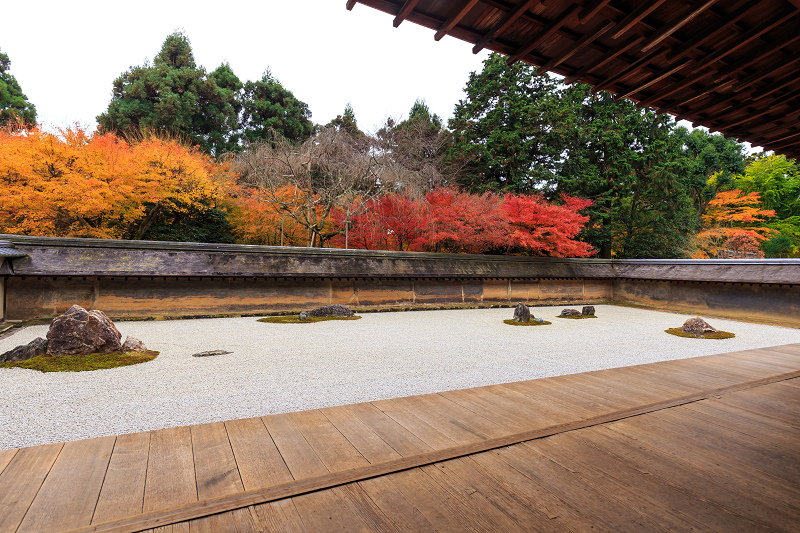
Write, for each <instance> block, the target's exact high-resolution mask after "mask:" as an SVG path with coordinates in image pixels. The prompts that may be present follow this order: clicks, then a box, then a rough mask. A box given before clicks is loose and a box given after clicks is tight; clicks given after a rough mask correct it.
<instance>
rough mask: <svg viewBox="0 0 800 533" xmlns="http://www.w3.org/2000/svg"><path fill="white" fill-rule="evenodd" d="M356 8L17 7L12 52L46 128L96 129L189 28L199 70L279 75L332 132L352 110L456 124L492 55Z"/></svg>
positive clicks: (373, 125)
mask: <svg viewBox="0 0 800 533" xmlns="http://www.w3.org/2000/svg"><path fill="white" fill-rule="evenodd" d="M345 4H346V1H345V0H281V1H278V0H227V1H224V0H222V1H221V0H216V1H213V2H210V1H207V0H195V1H185V0H160V1H153V0H134V1H133V2H108V1H107V0H106V1H89V0H74V1H70V0H60V1H37V0H27V1H8V2H4V5H3V8H2V24H0V50H2V51H3V52H5V53H6V54H8V56H9V58H10V59H11V68H10V73H11V74H13V75H14V76H15V77H16V78H17V81H19V83H20V86H21V87H22V91H23V92H24V93H25V95H26V96H27V97H28V100H29V101H31V102H32V103H33V104H34V105H35V106H36V111H37V113H38V119H39V122H42V123H44V124H45V126H46V127H49V128H52V127H54V126H56V127H57V126H68V125H71V124H73V123H76V122H77V123H79V124H81V125H84V126H89V127H90V128H92V129H93V128H94V127H95V126H96V121H95V117H96V116H97V115H99V114H100V113H102V112H103V111H105V110H106V109H107V107H108V102H109V100H110V98H111V88H112V84H113V81H114V79H115V78H117V77H118V76H119V75H120V74H121V73H122V72H124V71H126V70H128V69H129V68H130V67H131V66H135V65H141V64H143V63H144V61H145V59H146V58H150V59H152V58H153V57H154V56H155V55H156V54H157V53H158V52H159V50H160V49H161V44H162V43H163V42H164V39H165V38H166V37H167V35H169V34H170V33H172V32H173V31H175V30H176V29H181V28H182V29H184V30H185V32H186V34H187V36H188V37H189V39H190V40H191V43H192V50H193V51H194V57H195V61H196V62H197V64H198V65H202V66H204V67H205V68H206V70H208V71H211V70H214V69H215V68H216V67H218V66H219V65H220V63H222V62H223V61H227V62H229V63H230V65H231V67H232V69H233V71H234V73H236V75H237V76H238V77H239V78H240V79H241V80H242V81H246V80H256V79H258V78H260V77H261V74H262V73H263V72H264V70H265V69H266V68H267V67H269V68H270V69H271V71H272V73H273V75H274V76H275V77H276V78H277V79H278V80H280V82H281V83H282V84H283V85H284V86H285V87H286V88H287V89H289V90H290V91H292V92H293V93H294V95H295V96H296V97H297V98H299V99H300V100H302V101H304V102H306V103H307V104H308V106H309V109H310V110H311V113H312V117H311V118H312V120H313V121H314V122H316V123H321V124H325V123H327V122H328V121H330V120H331V119H332V118H334V117H335V116H336V115H339V114H341V113H342V111H343V110H344V107H345V105H346V104H347V102H351V103H352V105H353V109H354V111H355V114H356V119H357V120H358V124H359V126H360V127H361V128H362V129H365V130H368V131H374V130H375V129H377V128H378V127H380V125H381V124H383V122H384V121H385V119H386V118H387V117H389V116H391V117H395V118H398V117H405V116H406V115H407V114H408V111H409V110H410V109H411V106H412V105H413V103H414V101H415V100H416V99H417V98H422V99H425V100H426V101H427V103H428V106H429V107H430V108H431V111H433V112H434V113H437V114H438V115H439V116H441V117H442V118H444V119H447V118H449V117H450V116H451V115H452V113H453V109H454V107H455V105H456V103H457V102H458V100H460V99H461V98H462V95H463V88H464V86H465V85H466V83H467V79H468V76H469V73H470V72H471V71H475V70H477V71H479V70H480V69H481V68H482V63H481V62H482V60H483V59H484V58H485V57H486V56H487V53H485V52H483V53H481V54H478V55H473V54H472V52H471V50H470V45H469V44H467V43H465V42H462V41H459V40H456V39H454V38H452V37H445V38H443V39H442V40H441V41H439V42H438V43H437V42H435V41H434V40H433V32H432V31H430V30H428V29H426V28H422V27H420V26H417V25H416V24H413V23H410V22H404V23H403V24H402V25H401V26H400V27H399V28H397V29H395V28H393V27H392V17H391V16H389V15H387V14H385V13H382V12H379V11H376V10H374V9H372V8H368V7H366V6H363V5H356V6H355V7H354V8H353V10H352V11H347V9H346V8H345Z"/></svg>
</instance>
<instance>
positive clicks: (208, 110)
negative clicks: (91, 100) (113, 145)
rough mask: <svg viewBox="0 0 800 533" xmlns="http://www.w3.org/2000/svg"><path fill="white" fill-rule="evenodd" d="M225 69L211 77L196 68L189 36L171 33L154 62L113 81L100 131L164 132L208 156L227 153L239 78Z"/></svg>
mask: <svg viewBox="0 0 800 533" xmlns="http://www.w3.org/2000/svg"><path fill="white" fill-rule="evenodd" d="M224 67H225V65H223V67H221V69H222V70H220V69H218V70H217V71H215V75H213V76H209V75H207V74H206V71H205V69H204V68H203V67H198V66H197V65H196V63H195V60H194V55H193V54H192V47H191V44H190V42H189V39H188V37H186V35H184V34H183V33H181V32H175V33H173V34H172V35H170V36H168V37H167V39H166V40H165V41H164V44H163V45H162V47H161V51H160V52H159V53H158V55H157V56H156V57H155V59H154V61H153V63H152V64H149V63H145V65H144V66H137V67H131V69H130V70H129V71H127V72H125V73H123V74H122V75H121V76H120V77H119V78H117V79H116V80H115V81H114V88H113V91H112V96H111V102H110V103H109V105H108V110H107V111H106V112H105V113H102V114H101V115H99V116H98V117H97V122H98V125H99V128H100V131H101V132H113V133H116V134H118V135H122V136H126V137H130V136H134V137H136V136H139V135H141V134H142V133H146V132H158V133H162V132H164V133H169V134H172V135H176V136H180V137H184V138H186V139H187V140H189V141H190V142H191V143H192V144H195V145H198V146H199V147H200V148H201V149H202V150H203V151H205V152H208V153H212V154H215V155H219V154H221V153H223V152H225V151H226V150H228V149H229V147H230V146H229V142H230V137H231V135H232V134H234V133H235V132H236V130H237V129H238V116H237V102H236V92H235V90H232V87H233V88H235V87H236V85H237V82H238V80H233V79H231V78H230V76H228V75H227V74H228V73H226V72H224V71H225V69H224ZM227 70H230V68H228V69H227ZM230 74H232V72H231V73H230ZM218 80H221V81H223V86H220V85H218V84H217V81H218Z"/></svg>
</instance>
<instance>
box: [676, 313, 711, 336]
mask: <svg viewBox="0 0 800 533" xmlns="http://www.w3.org/2000/svg"><path fill="white" fill-rule="evenodd" d="M681 331H682V332H683V333H691V334H694V335H704V334H706V333H716V332H717V330H716V329H715V328H713V327H711V325H710V324H709V323H708V322H706V321H705V320H703V319H702V318H700V317H695V318H690V319H689V320H687V321H686V322H684V323H683V326H682V327H681Z"/></svg>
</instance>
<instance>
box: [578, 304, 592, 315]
mask: <svg viewBox="0 0 800 533" xmlns="http://www.w3.org/2000/svg"><path fill="white" fill-rule="evenodd" d="M581 316H594V306H593V305H584V306H583V309H581Z"/></svg>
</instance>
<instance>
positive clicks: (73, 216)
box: [0, 126, 222, 239]
mask: <svg viewBox="0 0 800 533" xmlns="http://www.w3.org/2000/svg"><path fill="white" fill-rule="evenodd" d="M213 171H214V166H213V165H212V163H211V162H210V161H209V160H208V158H207V157H206V156H204V155H202V154H200V153H198V152H196V151H195V150H193V149H192V148H189V147H186V146H184V145H182V144H180V143H177V142H174V141H171V140H165V139H160V138H156V137H153V138H145V139H143V140H141V141H140V142H137V143H133V144H131V143H128V142H126V141H124V140H122V139H120V138H118V137H116V136H114V135H112V134H105V135H92V134H89V133H87V132H86V131H85V130H84V129H82V128H80V127H77V126H76V127H73V128H69V129H64V130H61V131H60V133H59V134H58V135H55V134H52V133H48V132H45V131H42V130H40V129H38V128H33V129H28V130H21V131H20V130H17V131H14V130H11V129H6V130H2V131H0V189H2V191H3V193H2V195H0V232H3V233H16V234H23V235H50V236H58V237H97V238H111V239H117V238H128V239H130V238H141V237H142V236H143V235H144V233H145V231H146V230H147V229H148V228H149V227H150V225H151V224H152V223H153V221H154V220H155V219H156V218H157V216H158V215H159V213H161V212H163V211H171V212H180V211H182V210H187V209H195V210H198V211H202V210H204V209H210V208H211V207H213V206H214V205H215V204H216V202H217V201H219V200H220V198H221V192H222V191H221V189H220V187H219V186H218V185H217V184H216V183H215V182H214V181H213V180H212V178H211V174H212V172H213Z"/></svg>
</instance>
